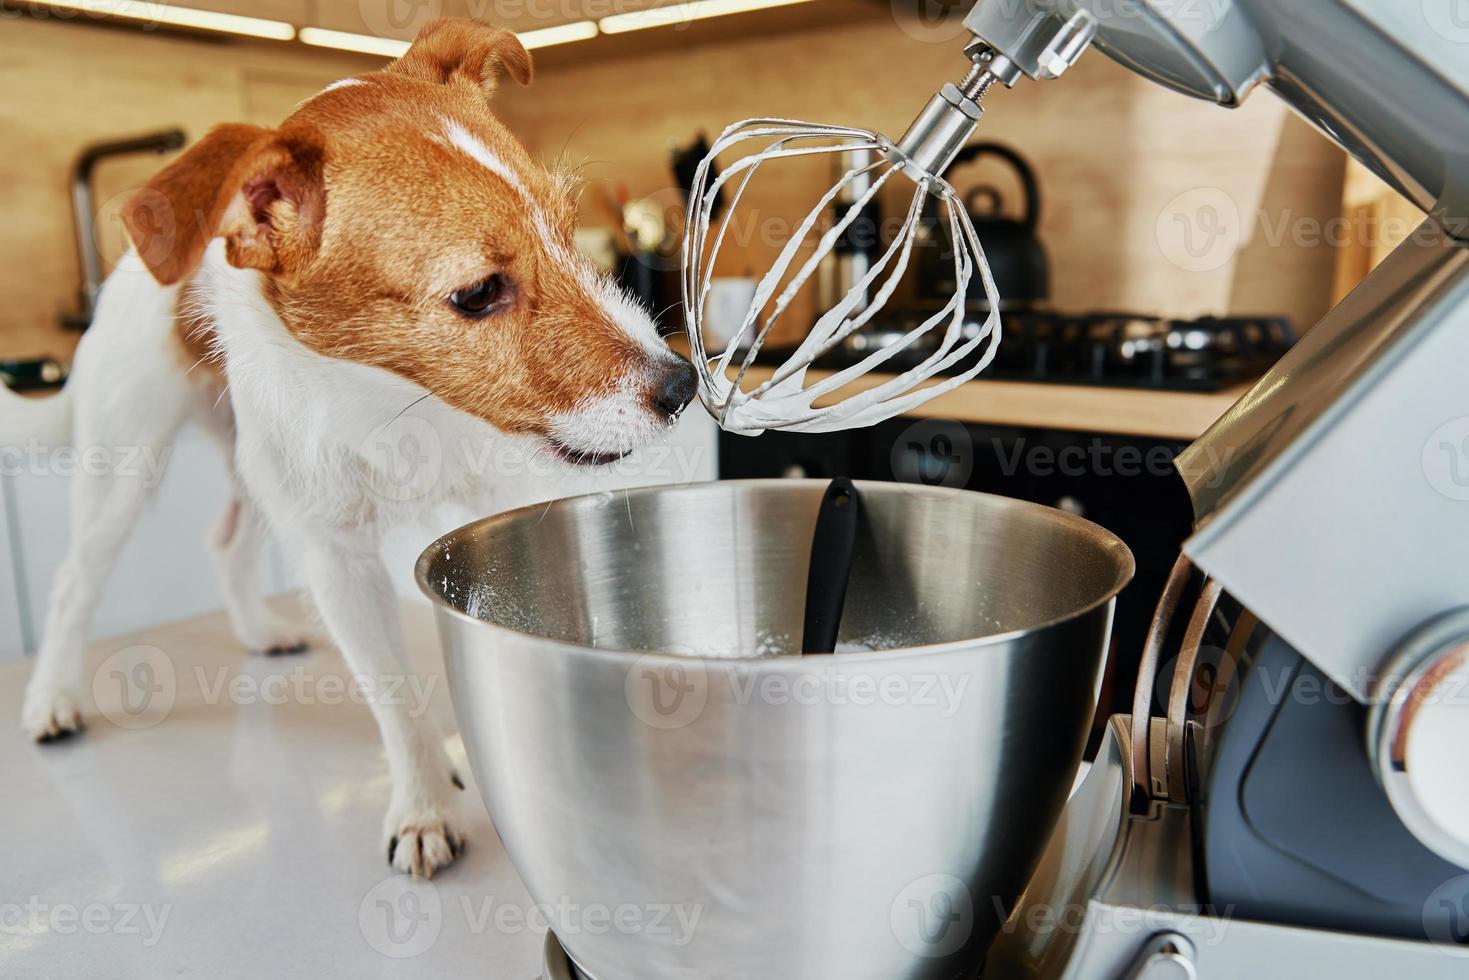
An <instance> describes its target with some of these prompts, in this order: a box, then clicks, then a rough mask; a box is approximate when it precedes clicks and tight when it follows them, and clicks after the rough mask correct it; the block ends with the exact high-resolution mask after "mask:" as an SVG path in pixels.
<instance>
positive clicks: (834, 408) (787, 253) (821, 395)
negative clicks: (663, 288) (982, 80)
mask: <svg viewBox="0 0 1469 980" xmlns="http://www.w3.org/2000/svg"><path fill="white" fill-rule="evenodd" d="M740 144H751V145H752V146H753V147H754V149H753V150H752V151H751V152H749V153H747V155H745V156H743V157H741V158H739V159H738V160H736V161H735V162H734V163H732V164H731V165H730V166H729V167H728V168H727V169H726V170H725V171H724V172H723V173H722V174H720V175H719V176H718V177H715V178H713V179H711V173H712V169H713V168H712V166H711V164H712V161H713V160H714V158H715V157H716V156H717V155H718V154H720V153H722V152H724V151H725V150H727V149H730V148H732V147H736V146H739V145H740ZM746 148H748V147H746ZM853 151H858V152H859V153H861V152H863V151H865V154H866V155H867V156H870V157H875V160H874V161H873V162H867V163H859V164H858V165H856V166H854V167H852V168H851V169H848V170H846V171H845V173H844V174H843V175H842V176H841V177H840V178H839V179H838V181H837V182H836V184H835V185H833V186H832V187H831V188H830V189H829V190H828V191H827V192H826V193H825V194H824V195H822V197H821V198H820V199H819V200H818V201H817V202H816V204H815V206H814V207H812V208H811V210H810V211H809V212H808V213H807V214H806V216H805V218H804V219H802V220H801V221H800V223H799V224H798V225H797V227H796V228H795V231H794V233H793V234H792V235H791V237H790V239H789V240H788V241H787V242H786V243H785V245H784V247H783V248H781V250H780V252H779V255H778V256H777V257H776V259H775V262H774V264H773V265H772V266H771V267H770V269H769V271H767V272H766V273H765V274H764V276H762V277H760V279H759V280H758V283H757V285H756V289H755V296H754V300H753V301H752V302H751V303H750V306H749V309H748V310H747V311H746V313H745V318H744V322H743V324H742V325H741V326H740V328H739V329H738V330H736V331H734V333H733V335H732V336H731V338H730V339H729V340H728V341H727V342H726V343H724V344H723V346H722V349H719V350H712V351H711V350H709V349H707V348H706V337H705V332H704V330H703V323H704V313H705V305H706V303H707V301H708V297H709V291H710V286H711V283H712V281H713V276H714V266H715V260H716V258H717V256H718V254H719V251H720V249H721V247H722V246H723V245H724V244H725V239H726V235H727V233H728V231H729V229H730V227H731V225H732V224H733V223H734V222H733V219H732V217H731V218H726V220H725V221H724V223H723V224H721V225H720V226H719V227H718V229H717V230H716V229H715V228H714V221H713V218H712V214H711V213H712V211H713V209H714V205H715V201H716V200H717V198H718V195H719V192H720V191H721V190H723V189H724V188H725V185H726V184H728V185H730V186H731V187H732V193H731V192H726V193H727V196H728V197H729V208H728V212H729V215H730V216H733V215H736V214H737V213H738V212H739V209H740V202H741V199H742V197H743V196H744V194H745V191H746V189H747V188H748V187H749V184H750V180H751V178H752V177H753V176H754V175H755V173H756V171H758V170H759V169H760V168H761V167H762V166H764V165H766V164H770V163H778V162H780V161H786V160H791V159H794V158H798V157H810V156H815V155H828V154H838V155H846V154H851V153H853ZM859 181H861V182H863V183H866V184H867V187H866V189H865V190H864V191H862V192H861V193H859V194H856V195H855V200H853V201H852V202H851V203H850V205H849V206H847V207H846V210H845V211H842V212H840V213H839V215H838V216H837V217H836V218H835V220H834V221H833V222H832V223H831V226H830V227H829V228H827V229H825V231H818V229H817V226H818V223H819V222H820V221H821V219H822V217H823V215H824V214H826V213H827V212H828V210H829V209H831V208H832V204H833V202H834V201H835V200H837V198H838V197H839V196H840V195H841V194H842V193H843V191H845V190H847V189H848V188H849V187H850V186H852V185H854V184H856V183H858V182H859ZM889 185H894V186H897V185H902V186H903V187H904V189H906V190H911V201H910V203H909V205H908V207H907V210H906V217H905V218H904V220H903V224H902V226H901V228H900V229H899V230H898V231H897V233H896V234H895V235H894V236H893V238H892V241H891V243H890V244H888V245H887V246H886V247H885V248H884V249H883V251H882V252H881V254H880V255H879V256H878V257H877V259H876V260H875V261H873V262H872V264H871V267H870V268H869V269H868V270H867V272H866V274H865V275H863V276H862V277H861V278H860V279H859V280H858V281H857V282H856V283H855V284H854V285H853V286H852V288H851V289H850V290H849V291H848V292H847V293H846V294H845V295H844V296H843V297H841V299H839V300H838V301H837V303H836V304H835V305H834V306H832V308H831V309H829V310H827V311H826V312H824V313H822V314H821V315H820V316H819V317H818V318H817V319H816V322H815V325H814V326H813V327H812V328H811V330H810V331H809V333H807V335H806V337H805V339H804V340H803V341H802V342H801V343H800V345H799V346H798V347H797V348H796V350H795V352H794V353H792V354H791V355H790V356H789V357H787V358H786V359H785V361H784V363H782V364H781V365H780V366H779V367H777V368H776V369H775V373H774V374H773V375H772V376H771V377H770V378H769V379H768V380H762V381H760V383H759V384H750V385H746V384H745V381H746V376H747V374H748V372H749V370H750V368H751V366H752V365H753V364H754V362H755V360H756V357H757V356H758V355H759V353H760V351H761V350H762V349H763V348H764V347H765V345H766V341H767V339H768V338H769V336H770V334H771V331H772V330H773V329H774V328H775V327H776V325H777V324H778V323H780V322H781V317H782V316H783V315H784V314H786V312H787V311H788V310H789V308H790V306H791V304H792V301H793V300H794V299H795V298H796V295H797V294H798V293H799V292H800V290H801V288H802V287H803V286H804V285H805V284H806V283H807V282H808V281H809V280H810V279H811V277H812V275H813V274H814V273H815V272H816V270H817V268H818V267H819V266H820V265H821V262H822V260H823V259H825V258H826V257H827V256H829V255H831V254H832V252H833V250H834V249H835V248H836V247H837V243H838V240H839V239H840V238H841V237H842V235H843V234H844V233H845V232H847V230H848V229H849V228H850V227H851V226H852V225H853V223H854V222H856V221H857V220H858V218H859V217H860V216H861V215H862V213H863V210H864V209H865V208H866V207H867V206H868V204H869V203H870V202H871V201H872V200H873V198H874V197H875V196H876V195H877V194H878V193H879V192H880V191H881V190H882V189H883V188H884V187H886V186H889ZM929 195H933V196H934V197H936V198H937V199H938V202H939V207H940V210H941V211H942V213H943V214H945V215H946V216H947V218H948V221H949V222H950V228H951V229H953V230H954V234H953V236H952V237H953V241H954V243H955V248H954V256H953V261H954V277H955V282H956V284H957V285H956V288H955V291H954V294H953V296H951V297H950V298H949V301H948V302H947V303H946V304H944V305H943V307H942V308H941V309H940V310H938V311H937V312H936V313H933V314H932V315H931V316H929V317H928V318H927V319H925V320H924V321H923V322H922V323H920V324H919V325H918V326H917V327H915V328H913V329H911V330H909V331H908V332H907V333H905V334H904V336H903V337H902V338H901V339H899V340H898V341H896V342H894V343H892V344H889V345H888V346H885V347H880V348H879V349H877V350H874V351H873V352H872V353H870V354H868V355H867V356H866V357H864V358H863V359H862V360H861V361H860V362H858V363H857V364H854V365H852V366H851V367H848V368H845V369H844V370H841V371H838V372H837V373H836V374H834V375H831V376H829V377H825V378H822V379H821V380H819V381H816V382H814V383H808V379H807V377H806V375H807V369H808V368H809V367H810V365H811V363H812V361H814V360H816V359H817V358H819V357H820V356H822V355H823V354H825V353H827V352H829V351H831V350H832V349H834V348H835V347H837V346H838V345H839V344H842V343H843V342H844V341H846V340H847V338H849V337H850V336H851V335H852V334H854V333H857V332H858V331H861V330H863V329H864V328H866V327H868V326H869V325H870V324H872V323H873V322H874V319H875V318H876V317H877V316H878V314H880V313H881V312H882V311H883V309H884V308H885V307H886V306H887V304H888V302H889V301H890V300H891V298H892V296H893V294H894V292H895V291H896V290H897V288H898V286H899V284H900V283H901V282H902V281H903V278H904V275H905V273H906V272H907V271H908V269H909V267H910V260H911V259H912V255H913V248H914V245H915V242H916V240H917V237H918V233H919V229H920V218H921V217H922V216H923V213H924V205H925V203H926V200H927V198H928V197H929ZM976 275H977V276H979V278H980V279H981V281H982V282H983V283H984V290H985V295H986V296H987V297H988V299H989V309H990V313H989V316H988V319H987V320H986V321H985V323H984V325H983V326H982V327H981V328H980V329H979V330H978V331H974V330H970V331H968V332H967V335H966V331H965V329H964V327H965V298H966V296H967V294H968V290H969V283H970V280H971V278H972V277H974V276H976ZM683 286H684V298H685V299H684V309H685V325H686V327H687V330H688V335H689V344H690V346H691V348H692V351H693V360H694V365H695V367H696V368H697V370H698V372H699V381H700V384H699V391H700V397H701V398H702V399H703V401H704V405H705V407H706V408H707V409H708V410H709V412H710V414H712V415H713V416H714V417H715V418H716V419H717V420H718V422H719V424H720V425H721V426H722V427H723V428H725V429H726V430H728V431H731V432H740V433H745V434H749V435H757V434H759V433H760V432H763V431H765V430H766V429H786V430H794V431H804V432H830V431H835V430H838V429H847V428H853V427H857V426H865V425H872V424H874V423H876V422H880V421H882V420H883V419H887V418H891V417H893V416H895V415H900V414H903V413H904V412H908V411H911V410H912V409H913V408H914V407H916V406H917V405H919V404H921V403H923V402H925V401H927V400H929V399H930V398H934V397H937V396H938V395H940V394H942V393H943V392H945V391H948V390H950V389H952V388H954V387H956V386H958V385H960V384H963V383H964V382H965V381H968V380H970V379H971V378H973V377H974V376H975V375H977V374H978V373H979V372H980V371H983V370H984V369H985V368H986V367H987V366H988V365H989V363H990V361H991V360H993V358H994V355H995V352H996V348H997V346H998V344H999V340H1000V318H999V313H998V309H999V295H998V293H997V292H996V290H995V284H994V279H993V277H992V276H991V275H990V270H989V266H988V264H987V263H986V261H985V257H984V249H983V247H982V246H981V245H980V242H979V239H978V237H977V236H976V234H975V231H974V225H973V223H972V222H971V221H970V219H969V215H968V212H967V211H966V209H965V207H964V204H963V202H962V201H961V200H960V199H959V197H958V195H957V194H956V193H955V192H954V189H953V187H951V186H950V185H949V184H948V183H947V182H946V181H944V180H943V179H942V178H939V177H937V176H934V175H933V174H930V173H927V172H925V171H922V170H921V169H919V168H918V167H917V166H916V165H915V164H914V163H913V161H912V160H911V159H909V158H907V157H906V156H904V155H903V154H901V152H900V151H899V150H898V148H897V147H896V146H895V145H894V144H893V143H892V142H891V141H889V140H888V139H887V138H886V137H884V136H882V135H880V134H878V133H873V132H869V131H867V130H862V129H851V128H847V127H840V126H822V125H817V124H813V123H803V122H795V121H791V120H783V119H752V120H747V121H745V122H742V123H738V124H736V125H734V126H731V127H730V128H729V129H727V130H725V131H724V133H723V134H722V135H721V136H720V137H719V139H718V140H716V141H715V143H714V145H713V147H712V148H711V150H710V154H709V156H708V157H706V158H705V159H704V162H703V163H702V164H701V165H700V167H699V170H698V172H697V174H696V175H695V179H694V185H693V188H692V192H691V194H690V202H689V223H688V230H687V235H686V237H685V240H684V284H683ZM933 330H942V331H943V339H942V340H941V342H940V343H939V344H938V345H937V346H936V347H934V349H933V350H932V351H931V352H930V353H929V354H928V356H927V357H925V358H924V359H923V360H922V362H921V363H919V364H918V365H917V366H915V367H912V368H910V369H909V370H906V371H904V372H902V373H901V374H899V375H897V376H896V377H894V378H891V379H888V380H885V381H883V382H881V383H879V384H877V385H872V384H870V383H868V384H863V383H862V381H861V379H862V378H863V376H865V375H867V374H868V373H870V372H872V371H875V370H878V369H880V368H881V367H882V365H883V364H884V363H885V362H887V361H888V360H890V359H891V358H892V357H893V356H895V355H896V354H898V353H900V352H901V351H903V350H905V349H907V348H908V347H909V346H911V345H912V344H914V343H915V342H917V341H918V340H919V339H920V338H921V337H924V336H925V335H926V334H928V333H929V332H930V331H933ZM752 335H753V340H751V341H750V343H749V346H748V348H745V349H743V351H742V345H741V339H742V338H744V339H749V338H750V337H751V336H752ZM982 345H983V346H984V347H985V349H984V352H983V354H982V355H981V356H979V357H978V359H977V361H976V362H975V363H973V364H970V363H969V360H966V359H973V355H975V354H976V352H977V351H978V350H979V348H980V347H981V346H982ZM737 358H738V360H737ZM960 362H964V364H965V366H964V368H963V370H962V371H961V372H960V373H958V374H956V375H954V376H953V377H948V378H945V379H944V380H943V381H942V382H940V383H938V384H934V385H931V386H926V387H923V386H924V384H925V382H928V381H929V380H930V379H932V378H934V377H935V376H936V375H938V374H940V373H941V372H944V371H947V370H949V369H950V368H952V367H953V366H954V365H956V364H959V363H960Z"/></svg>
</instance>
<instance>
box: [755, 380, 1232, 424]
mask: <svg viewBox="0 0 1469 980" xmlns="http://www.w3.org/2000/svg"><path fill="white" fill-rule="evenodd" d="M773 373H774V369H773V368H769V367H752V368H751V369H750V372H749V374H747V375H745V380H744V383H743V385H742V387H744V388H746V389H747V390H748V389H749V388H751V387H753V386H755V385H758V384H762V383H764V382H765V381H768V380H769V379H770V377H771V375H772V374H773ZM831 374H832V372H830V371H819V370H816V369H815V368H813V369H811V370H810V371H809V372H808V373H807V375H806V377H807V380H808V383H809V382H812V381H819V380H821V379H822V378H826V377H830V376H831ZM891 378H892V375H888V374H870V375H868V376H866V377H865V378H862V379H861V380H859V381H857V382H854V383H853V384H852V385H850V386H848V387H849V388H850V389H852V390H854V391H855V390H859V389H860V390H866V389H868V388H872V387H875V386H877V385H880V384H882V383H883V382H884V381H888V380H891ZM1249 389H1250V385H1249V384H1243V385H1239V386H1238V387H1235V388H1230V389H1227V390H1225V391H1221V392H1215V393H1210V394H1198V393H1194V392H1178V391H1149V390H1145V389H1137V388H1105V387H1098V386H1093V385H1053V384H1039V383H1036V382H1030V381H982V380H981V381H971V382H969V383H968V384H964V385H960V386H959V387H958V388H955V389H954V390H953V391H951V392H948V393H947V394H944V395H941V396H939V397H938V398H935V399H934V400H933V401H931V402H928V403H927V404H925V405H922V406H920V407H919V408H917V409H915V410H914V411H912V412H910V413H908V414H909V415H910V416H911V417H913V418H942V419H953V420H955V421H957V422H971V423H976V424H983V425H1015V426H1024V427H1026V428H1037V429H1068V430H1073V431H1077V432H1103V433H1108V434H1112V435H1133V436H1152V437H1154V438H1159V439H1182V440H1187V441H1192V440H1194V439H1197V438H1198V437H1199V436H1201V435H1203V434H1204V431H1205V430H1207V429H1208V428H1209V427H1210V426H1211V425H1213V424H1214V423H1215V422H1216V421H1217V420H1218V419H1219V417H1220V416H1221V415H1223V414H1224V413H1225V412H1226V411H1228V410H1229V408H1230V407H1231V406H1232V405H1234V403H1235V402H1236V401H1238V400H1239V399H1240V397H1241V396H1242V395H1244V393H1245V392H1247V391H1248V390H1249ZM844 390H845V389H844ZM817 404H820V402H818V403H817Z"/></svg>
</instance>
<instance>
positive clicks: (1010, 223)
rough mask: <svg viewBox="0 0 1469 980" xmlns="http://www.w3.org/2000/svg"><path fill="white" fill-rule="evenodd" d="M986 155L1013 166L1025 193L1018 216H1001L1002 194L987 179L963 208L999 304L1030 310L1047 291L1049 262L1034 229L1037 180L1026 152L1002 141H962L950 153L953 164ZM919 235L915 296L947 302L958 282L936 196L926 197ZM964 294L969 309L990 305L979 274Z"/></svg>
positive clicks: (1037, 213)
mask: <svg viewBox="0 0 1469 980" xmlns="http://www.w3.org/2000/svg"><path fill="white" fill-rule="evenodd" d="M986 157H997V158H999V159H1000V160H1003V161H1004V162H1005V163H1007V164H1008V165H1009V167H1010V169H1011V170H1013V171H1015V174H1016V176H1017V177H1019V179H1020V186H1021V187H1022V188H1023V190H1024V192H1025V207H1024V210H1023V211H1022V212H1021V214H1020V217H1018V218H1007V217H1005V215H1004V212H1005V210H1006V208H1005V200H1004V197H1003V195H1001V194H1000V192H999V191H998V190H996V189H995V188H994V187H992V186H990V185H988V184H981V185H977V186H975V187H973V188H971V189H970V190H969V191H967V192H966V193H965V195H964V203H965V207H966V208H967V210H968V211H969V216H970V218H971V219H972V220H973V221H974V230H975V231H976V232H977V233H978V235H979V240H980V242H982V243H983V244H984V254H985V257H986V258H988V259H989V263H990V271H991V272H992V273H994V277H995V285H996V286H998V287H999V291H1000V295H1001V296H1002V297H1003V298H1004V299H1003V302H1002V308H1003V309H1006V310H1012V309H1013V310H1028V309H1034V308H1035V307H1036V306H1037V305H1039V304H1041V303H1044V302H1045V301H1046V300H1047V299H1048V298H1049V297H1050V295H1051V261H1050V258H1049V257H1048V256H1047V255H1046V249H1045V246H1044V245H1042V244H1041V241H1040V236H1039V234H1038V228H1039V227H1040V218H1041V188H1040V181H1039V180H1037V178H1036V175H1035V170H1034V169H1033V168H1032V167H1031V166H1030V164H1029V163H1028V162H1026V160H1025V158H1024V157H1022V156H1021V155H1020V154H1019V153H1016V152H1015V151H1014V150H1012V149H1010V148H1009V147H1008V146H1004V145H1002V144H1000V143H974V144H972V145H970V146H966V147H965V148H964V149H963V150H961V151H960V152H959V155H958V156H957V157H955V158H954V167H955V168H958V167H962V166H964V165H965V164H970V163H976V162H978V161H980V160H982V159H985V158H986ZM919 236H920V238H919V240H920V242H921V243H922V247H920V249H919V252H918V262H919V272H920V278H919V282H920V284H921V285H920V286H919V299H920V300H921V301H929V302H936V303H945V302H947V301H948V299H949V297H950V296H952V295H954V292H955V291H956V290H957V288H958V284H957V282H956V281H955V277H954V243H953V238H952V237H951V233H950V230H949V228H948V225H947V223H946V222H945V221H943V220H942V219H940V217H939V206H938V201H937V199H934V198H930V199H929V202H928V204H927V211H926V213H925V215H924V218H923V227H922V228H921V229H920V232H919ZM968 297H969V303H970V306H971V308H972V309H974V310H976V311H978V310H982V309H984V308H985V307H986V306H987V305H988V304H987V303H986V301H985V295H984V286H983V284H982V283H981V282H980V281H979V277H978V276H975V277H974V278H972V279H971V280H970V281H969V290H968Z"/></svg>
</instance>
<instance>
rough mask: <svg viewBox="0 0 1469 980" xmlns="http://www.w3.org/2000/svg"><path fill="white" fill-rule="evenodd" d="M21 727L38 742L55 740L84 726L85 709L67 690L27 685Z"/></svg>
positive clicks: (21, 713)
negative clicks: (42, 688) (28, 686)
mask: <svg viewBox="0 0 1469 980" xmlns="http://www.w3.org/2000/svg"><path fill="white" fill-rule="evenodd" d="M20 727H21V730H22V731H24V732H25V733H26V735H28V736H29V737H30V738H32V739H33V740H35V741H37V742H56V741H59V740H61V739H63V738H67V737H69V736H71V735H75V734H76V733H77V732H80V731H81V730H82V728H83V727H84V726H83V724H82V710H81V708H79V707H78V706H77V699H76V697H75V696H74V695H72V694H71V693H70V692H68V691H57V690H41V689H37V688H34V687H32V688H27V689H26V695H25V703H24V704H23V705H22V706H21V710H20Z"/></svg>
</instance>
